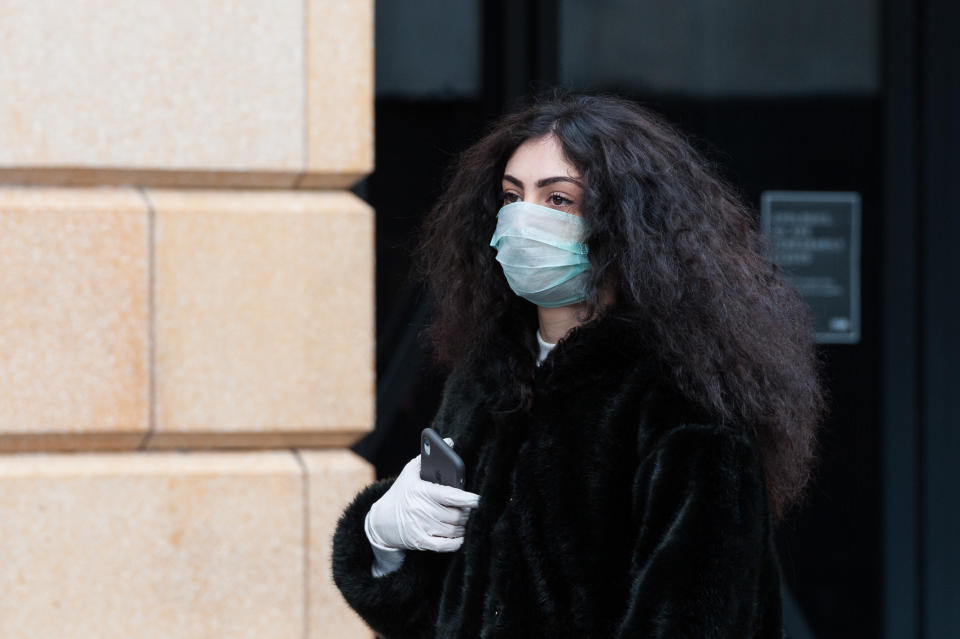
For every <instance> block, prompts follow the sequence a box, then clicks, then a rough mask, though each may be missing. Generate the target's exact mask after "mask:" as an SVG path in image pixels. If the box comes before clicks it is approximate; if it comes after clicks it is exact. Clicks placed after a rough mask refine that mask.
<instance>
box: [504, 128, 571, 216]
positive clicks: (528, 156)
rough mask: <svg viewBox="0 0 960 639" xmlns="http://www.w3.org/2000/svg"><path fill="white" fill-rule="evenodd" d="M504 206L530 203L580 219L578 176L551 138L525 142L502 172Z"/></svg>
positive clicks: (550, 135)
mask: <svg viewBox="0 0 960 639" xmlns="http://www.w3.org/2000/svg"><path fill="white" fill-rule="evenodd" d="M502 188H503V203H504V205H506V204H512V203H513V202H521V201H523V202H530V203H532V204H539V205H541V206H548V207H550V208H552V209H556V210H558V211H563V212H564V213H570V214H572V215H577V216H580V217H583V213H581V211H580V201H581V199H582V197H583V183H582V182H581V181H580V174H579V173H578V172H577V169H576V168H574V166H573V165H572V164H570V162H568V161H567V159H566V158H565V157H564V156H563V148H562V147H561V146H560V142H559V141H558V140H557V138H556V137H554V136H553V135H552V134H547V135H545V136H543V137H539V138H532V139H530V140H527V141H526V142H524V143H523V144H521V145H520V146H519V147H517V150H516V151H514V152H513V155H511V156H510V160H509V161H507V166H506V168H505V169H504V170H503V185H502Z"/></svg>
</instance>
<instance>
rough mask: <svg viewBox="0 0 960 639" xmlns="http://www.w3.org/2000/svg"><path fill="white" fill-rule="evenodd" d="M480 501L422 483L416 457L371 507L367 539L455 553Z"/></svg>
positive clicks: (429, 483) (418, 461) (383, 544)
mask: <svg viewBox="0 0 960 639" xmlns="http://www.w3.org/2000/svg"><path fill="white" fill-rule="evenodd" d="M444 441H446V442H447V443H448V444H450V445H451V446H452V445H453V442H452V441H451V440H449V439H448V440H444ZM479 499H480V498H479V496H478V495H476V494H474V493H469V492H467V491H465V490H460V489H459V488H453V487H451V486H441V485H440V484H434V483H432V482H428V481H424V480H422V479H420V456H419V455H417V456H416V457H414V458H413V459H411V460H410V461H409V462H408V463H407V465H406V466H404V467H403V470H402V471H401V472H400V475H399V476H398V477H397V479H396V480H395V481H394V482H393V485H392V486H391V487H390V489H389V490H388V491H387V492H386V493H384V495H383V496H382V497H381V498H380V499H378V500H377V501H375V502H374V504H373V506H371V507H370V512H369V513H368V514H367V521H366V522H365V524H366V525H365V528H366V531H367V536H368V537H369V538H370V541H372V542H374V543H375V544H379V545H381V546H385V547H387V548H397V549H408V550H432V551H434V552H453V551H454V550H457V549H458V548H459V547H460V546H461V545H463V532H464V526H465V524H466V523H467V518H468V517H469V516H470V511H471V510H472V509H473V508H476V507H477V504H478V503H479Z"/></svg>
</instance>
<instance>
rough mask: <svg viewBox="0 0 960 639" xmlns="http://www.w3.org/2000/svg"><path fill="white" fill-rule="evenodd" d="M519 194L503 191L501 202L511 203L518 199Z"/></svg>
mask: <svg viewBox="0 0 960 639" xmlns="http://www.w3.org/2000/svg"><path fill="white" fill-rule="evenodd" d="M519 199H520V196H519V195H517V194H516V193H509V192H507V193H504V194H503V203H504V204H513V203H514V202H517V201H519Z"/></svg>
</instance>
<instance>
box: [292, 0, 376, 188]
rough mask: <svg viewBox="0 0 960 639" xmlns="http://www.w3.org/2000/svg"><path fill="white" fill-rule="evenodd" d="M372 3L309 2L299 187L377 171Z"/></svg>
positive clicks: (363, 0)
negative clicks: (303, 143)
mask: <svg viewBox="0 0 960 639" xmlns="http://www.w3.org/2000/svg"><path fill="white" fill-rule="evenodd" d="M373 5H374V3H373V0H353V1H351V2H336V1H320V0H313V1H312V2H310V3H309V6H308V10H307V11H308V15H307V23H306V28H307V34H308V35H307V42H308V43H309V44H308V47H307V52H308V53H307V98H308V102H309V104H310V108H309V110H308V113H307V118H308V126H307V142H306V143H307V170H306V173H305V175H304V176H303V179H302V180H301V182H300V184H299V186H305V187H324V186H330V177H331V176H330V174H331V173H332V174H333V175H334V176H345V177H347V178H349V177H350V176H353V177H354V181H355V180H356V179H359V178H360V177H362V176H363V175H365V174H367V173H369V172H370V171H372V170H373V57H374V56H373V8H374V7H373Z"/></svg>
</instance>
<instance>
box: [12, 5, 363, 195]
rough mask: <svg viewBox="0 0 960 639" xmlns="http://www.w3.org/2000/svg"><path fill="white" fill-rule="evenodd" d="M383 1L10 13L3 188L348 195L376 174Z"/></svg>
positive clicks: (37, 8) (39, 8)
mask: <svg viewBox="0 0 960 639" xmlns="http://www.w3.org/2000/svg"><path fill="white" fill-rule="evenodd" d="M372 5H373V2H372V0H347V1H344V0H306V1H304V0H259V1H252V2H232V3H224V2H221V1H220V0H166V1H164V2H125V1H123V0H77V1H74V2H62V1H60V0H5V1H4V3H3V6H2V8H0V60H2V61H3V64H0V182H18V183H44V184H58V185H69V184H72V185H78V184H79V185H94V184H145V185H154V186H157V185H159V186H217V187H225V186H256V187H283V188H292V187H295V186H297V185H300V184H302V185H304V186H323V187H342V186H346V185H349V184H351V183H353V182H355V181H356V180H357V179H358V178H359V177H361V176H362V175H364V174H366V173H368V172H369V171H370V170H371V167H372V164H371V157H372V126H373V119H372V103H373V76H372V64H373V63H372V59H373V56H372V46H373V28H372V15H373V9H372Z"/></svg>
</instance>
